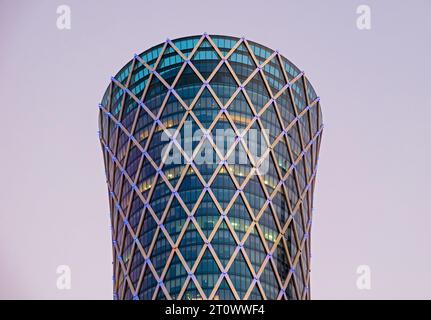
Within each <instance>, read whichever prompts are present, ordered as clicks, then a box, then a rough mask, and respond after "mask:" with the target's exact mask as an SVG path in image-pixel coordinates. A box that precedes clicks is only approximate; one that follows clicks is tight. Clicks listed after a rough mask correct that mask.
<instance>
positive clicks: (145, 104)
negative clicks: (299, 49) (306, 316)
mask: <svg viewBox="0 0 431 320" xmlns="http://www.w3.org/2000/svg"><path fill="white" fill-rule="evenodd" d="M99 109H100V114H99V115H100V116H99V127H100V133H99V137H100V141H101V144H102V150H103V155H104V162H105V169H106V177H107V184H108V190H109V203H110V211H111V222H112V240H113V241H112V248H113V256H114V262H113V272H114V276H113V283H114V298H115V299H228V300H230V299H250V300H259V299H274V300H275V299H309V298H310V229H311V215H312V207H313V197H312V195H313V190H314V184H315V177H316V170H317V159H318V152H319V147H320V141H321V135H322V128H323V125H322V115H321V110H320V102H319V98H318V97H317V95H316V93H315V91H314V89H313V87H312V86H311V84H310V82H309V81H308V79H307V78H306V76H305V75H304V73H303V72H301V71H299V69H298V68H297V67H296V66H295V65H293V64H292V63H291V62H290V61H289V60H287V59H286V58H284V57H283V56H282V55H280V54H279V53H278V52H275V51H273V50H270V49H268V48H266V47H264V46H261V45H259V44H257V43H254V42H252V41H248V40H246V39H243V38H235V37H227V36H218V35H211V36H210V35H206V34H204V35H202V36H191V37H186V38H180V39H176V40H166V41H165V42H164V43H163V44H160V45H158V46H155V47H153V48H151V49H149V50H147V51H145V52H143V53H141V54H139V55H135V57H134V58H133V59H132V60H131V61H130V62H129V63H127V64H126V65H125V66H124V67H123V68H122V70H120V72H119V73H118V74H117V75H116V76H115V77H112V79H111V82H110V84H109V86H108V88H107V90H106V92H105V94H104V96H103V99H102V101H101V103H100V105H99ZM196 132H199V133H201V134H200V135H196V134H195V133H196ZM219 132H224V133H226V132H229V133H231V134H230V135H226V136H225V139H219V135H218V134H216V133H219ZM252 132H253V133H254V134H253V135H252V134H251V133H252ZM246 138H247V139H246ZM216 139H217V143H216V141H215V140H216ZM186 146H189V147H188V148H187V147H186ZM251 146H257V148H256V149H258V150H257V151H253V150H252V147H251ZM208 150H209V151H211V152H208ZM203 156H205V157H206V160H207V161H198V159H199V158H202V157H203ZM167 159H170V160H172V159H174V161H167ZM208 160H210V161H208Z"/></svg>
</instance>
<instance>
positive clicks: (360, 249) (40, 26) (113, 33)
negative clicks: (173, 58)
mask: <svg viewBox="0 0 431 320" xmlns="http://www.w3.org/2000/svg"><path fill="white" fill-rule="evenodd" d="M60 5H67V6H69V8H70V10H71V16H70V17H71V28H70V29H59V28H58V26H57V18H58V16H59V14H58V13H57V8H58V7H59V6H60ZM361 5H368V7H369V8H370V18H371V20H370V21H371V28H370V29H365V30H361V29H359V28H358V26H357V19H358V17H359V16H360V15H361V13H359V14H358V13H357V8H358V7H359V6H361ZM430 10H431V2H429V1H427V0H414V1H409V2H407V1H403V2H401V1H397V2H395V1H388V0H380V1H363V0H361V1H353V0H348V1H347V0H344V1H342V0H328V1H318V0H316V1H310V0H307V1H299V0H298V1H286V0H280V1H277V0H266V1H264V2H262V1H255V0H248V1H244V0H239V1H225V0H219V1H204V0H193V1H191V0H184V1H161V0H159V1H153V0H148V1H132V0H127V1H126V0H125V1H112V0H106V1H103V2H101V1H77V0H73V1H72V0H63V1H54V0H50V1H49V0H40V1H37V2H36V1H30V0H27V1H24V0H14V1H12V0H9V1H5V0H0V72H1V75H2V76H1V78H0V99H1V103H0V108H1V109H0V111H1V114H2V116H3V117H2V121H1V125H0V146H1V148H2V153H1V155H2V156H1V157H0V174H1V176H0V177H1V181H2V183H1V184H0V204H1V206H0V255H1V261H2V263H1V265H0V298H2V299H13V298H18V299H111V298H112V280H111V277H112V274H111V273H112V266H111V261H112V253H111V241H110V231H109V208H108V195H107V187H106V183H105V176H104V168H103V160H102V152H101V148H100V144H99V141H98V137H97V130H98V127H97V126H98V123H97V116H98V108H97V105H98V103H99V102H100V100H101V98H102V95H103V93H104V90H105V88H106V87H107V85H108V83H109V80H110V77H111V76H112V75H114V74H116V73H117V71H118V70H119V69H120V68H121V67H122V66H123V65H124V64H125V63H126V62H128V61H129V60H130V59H132V58H133V54H134V53H140V52H142V51H144V50H145V49H148V48H149V47H151V46H153V45H156V44H158V43H160V42H163V41H164V40H165V39H166V38H170V39H174V38H176V37H182V36H187V35H194V34H202V33H204V32H207V33H209V34H226V35H232V36H245V37H246V38H247V39H250V40H253V41H256V42H258V43H261V44H263V45H265V46H268V47H270V48H273V49H277V50H279V52H280V53H281V54H283V55H284V56H286V57H287V58H288V59H290V60H291V61H292V62H293V63H295V64H296V65H297V66H298V67H299V68H300V69H301V70H304V71H305V73H306V75H307V77H308V78H309V79H310V81H311V83H312V84H313V87H314V88H315V89H316V92H317V94H318V95H319V96H320V97H321V105H322V111H323V118H324V124H325V129H324V133H323V141H322V145H321V153H320V160H319V170H318V173H317V182H316V183H317V184H316V191H315V195H314V196H315V202H314V204H315V209H314V212H315V217H314V219H313V228H312V235H311V237H312V272H311V277H312V280H311V294H312V298H313V299H431V290H430V289H429V288H431V275H430V273H429V270H430V269H431V253H430V250H429V244H430V243H431V233H430V232H429V226H430V224H431V205H430V202H429V199H428V196H429V181H430V178H431V175H430V168H429V163H430V161H431V148H430V142H429V119H430V117H431V101H430V100H431V98H430V95H429V88H428V86H429V75H430V72H431V63H430V62H429V57H430V56H431V45H430V41H429V31H430V30H431V20H430V19H429V12H430ZM62 265H65V266H67V267H68V268H69V269H70V276H71V277H70V279H71V282H70V284H71V286H70V288H69V289H67V290H64V289H59V288H58V286H57V282H58V278H59V276H60V275H59V274H58V273H57V268H58V267H59V266H62ZM361 266H366V267H365V270H369V273H367V274H366V277H367V281H368V280H369V284H370V286H366V288H364V287H363V286H360V285H359V286H358V281H359V282H360V283H361V279H362V280H363V279H364V278H363V276H364V275H363V274H362V275H361V274H358V273H357V271H358V268H359V270H362V269H361V268H363V267H361Z"/></svg>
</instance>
